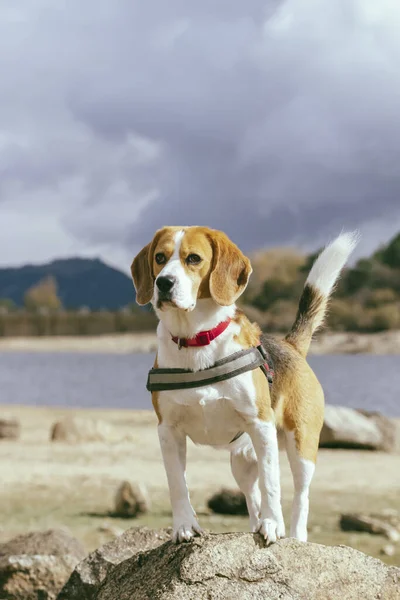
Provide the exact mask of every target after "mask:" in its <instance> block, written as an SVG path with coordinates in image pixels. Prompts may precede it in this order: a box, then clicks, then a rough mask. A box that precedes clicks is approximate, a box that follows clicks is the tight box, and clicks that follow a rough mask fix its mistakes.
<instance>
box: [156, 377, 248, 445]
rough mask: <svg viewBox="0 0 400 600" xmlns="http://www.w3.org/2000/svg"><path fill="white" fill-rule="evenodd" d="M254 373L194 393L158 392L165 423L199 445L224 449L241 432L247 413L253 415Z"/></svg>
mask: <svg viewBox="0 0 400 600" xmlns="http://www.w3.org/2000/svg"><path fill="white" fill-rule="evenodd" d="M253 396H254V386H253V383H252V377H251V373H245V374H243V375H241V376H238V377H235V378H234V379H233V380H229V381H224V382H221V383H218V384H215V385H209V386H204V387H199V388H194V389H192V390H175V391H173V392H160V393H159V398H158V402H159V409H160V413H161V415H162V419H163V421H165V422H167V423H169V424H170V425H172V426H174V427H177V428H178V429H180V430H182V431H183V432H184V433H185V434H186V435H188V436H189V437H190V438H191V439H192V441H193V442H195V443H196V444H207V445H211V446H224V445H226V444H229V442H231V441H232V439H233V438H234V437H235V436H236V435H237V434H238V433H239V431H241V430H242V429H243V427H244V424H245V417H246V414H253V412H254V410H255V403H254V400H253Z"/></svg>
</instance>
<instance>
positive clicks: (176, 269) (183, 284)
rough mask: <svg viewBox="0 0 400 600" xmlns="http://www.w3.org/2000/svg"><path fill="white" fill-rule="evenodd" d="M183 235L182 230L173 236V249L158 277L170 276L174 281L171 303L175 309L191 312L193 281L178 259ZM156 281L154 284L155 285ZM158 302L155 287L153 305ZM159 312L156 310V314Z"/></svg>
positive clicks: (193, 303) (194, 298) (193, 304)
mask: <svg viewBox="0 0 400 600" xmlns="http://www.w3.org/2000/svg"><path fill="white" fill-rule="evenodd" d="M184 235H185V232H184V231H183V230H181V231H177V232H176V233H175V236H174V242H175V248H174V252H173V254H172V256H171V257H170V259H169V261H168V262H167V264H166V265H165V267H164V268H163V269H162V270H161V271H160V273H159V274H158V276H157V279H158V277H168V276H171V277H173V278H174V279H175V285H174V286H173V288H172V302H173V303H174V304H175V306H176V307H177V308H180V309H182V310H184V311H185V310H193V308H194V307H195V304H196V297H195V294H194V290H193V281H192V280H191V279H190V277H189V275H188V274H187V272H186V270H185V267H184V266H183V265H182V262H181V258H180V249H181V245H182V240H183V237H184ZM157 279H156V283H157ZM157 300H158V288H157V285H156V286H155V287H154V303H155V305H157ZM160 312H161V311H159V310H157V313H160Z"/></svg>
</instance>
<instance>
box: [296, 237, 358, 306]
mask: <svg viewBox="0 0 400 600" xmlns="http://www.w3.org/2000/svg"><path fill="white" fill-rule="evenodd" d="M358 240H359V234H358V232H349V233H342V234H340V235H339V236H338V237H337V238H336V239H335V240H333V242H331V243H330V244H329V245H328V246H326V248H325V249H324V250H323V252H322V253H321V254H320V255H319V256H318V258H317V260H316V261H315V263H314V264H313V266H312V269H311V271H310V273H309V275H308V277H307V281H306V283H308V284H310V285H312V286H313V287H315V288H317V289H318V290H319V291H320V292H321V293H322V294H323V295H324V296H326V297H328V296H329V294H330V293H331V291H332V289H333V287H334V285H335V283H336V280H337V279H338V277H339V275H340V271H341V270H342V269H343V267H344V265H345V264H346V262H347V260H348V258H349V256H350V254H351V253H352V252H353V250H354V248H355V247H356V245H357V243H358Z"/></svg>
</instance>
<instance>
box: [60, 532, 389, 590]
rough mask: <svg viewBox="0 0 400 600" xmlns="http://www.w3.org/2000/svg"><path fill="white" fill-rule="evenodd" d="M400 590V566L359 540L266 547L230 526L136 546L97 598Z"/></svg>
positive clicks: (112, 572) (290, 541) (293, 542)
mask: <svg viewBox="0 0 400 600" xmlns="http://www.w3.org/2000/svg"><path fill="white" fill-rule="evenodd" d="M399 594H400V569H398V568H396V567H388V566H387V565H385V564H384V563H383V562H381V561H380V560H377V559H375V558H372V557H370V556H367V555H366V554H363V553H362V552H358V551H357V550H353V548H347V547H346V546H322V545H320V544H311V543H305V542H299V541H297V540H294V539H284V540H280V541H278V542H277V543H275V544H272V545H271V546H269V547H265V546H264V542H263V540H262V539H261V537H260V536H259V535H257V534H248V533H228V534H211V535H210V534H209V535H204V536H202V537H199V538H195V539H194V540H193V541H192V542H190V543H186V544H174V543H173V542H167V543H166V544H163V545H162V546H159V547H158V548H155V549H154V550H149V551H148V552H146V553H140V554H136V555H134V556H133V557H132V558H129V559H127V560H124V561H123V562H121V563H120V564H119V565H118V566H116V567H114V568H113V569H111V570H110V571H109V573H108V574H107V576H106V577H105V580H104V582H103V583H102V585H101V586H100V588H99V590H98V591H97V593H96V594H95V595H94V596H93V600H116V599H117V598H118V599H120V600H122V599H132V600H133V599H134V600H149V599H150V598H157V600H163V599H165V600H175V599H176V600H178V599H179V600H206V599H207V598H215V599H217V598H218V599H221V600H230V599H233V598H240V600H267V599H270V600H278V598H280V599H281V600H294V599H296V600H328V599H329V600H355V599H358V598H359V599H360V600H361V599H362V600H376V599H377V598H381V599H382V600H383V599H384V600H398V599H399ZM66 600H69V598H68V599H67V598H66ZM82 600H86V598H84V597H83V598H82Z"/></svg>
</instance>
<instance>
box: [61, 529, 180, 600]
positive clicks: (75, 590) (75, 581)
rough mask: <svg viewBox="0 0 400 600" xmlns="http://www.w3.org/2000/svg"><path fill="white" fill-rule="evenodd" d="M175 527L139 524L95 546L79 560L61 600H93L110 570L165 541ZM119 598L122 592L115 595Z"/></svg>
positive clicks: (62, 591) (63, 590) (62, 592)
mask: <svg viewBox="0 0 400 600" xmlns="http://www.w3.org/2000/svg"><path fill="white" fill-rule="evenodd" d="M171 533H172V529H171V528H169V529H159V530H154V529H149V528H148V527H135V528H132V529H129V530H128V531H126V532H125V533H124V534H123V535H121V536H120V537H118V538H116V539H115V540H113V541H112V542H109V543H108V544H105V545H104V546H101V548H98V550H95V551H94V552H92V553H91V554H89V556H88V557H87V558H85V560H84V561H82V562H81V563H79V565H77V567H76V568H75V570H74V572H73V573H72V575H71V577H70V578H69V580H68V581H67V583H66V584H65V586H64V588H63V589H62V590H61V592H60V594H59V596H58V598H57V600H92V599H93V598H95V596H96V593H97V591H98V588H99V587H100V584H101V583H102V581H103V580H104V579H105V578H106V576H107V575H108V573H109V572H110V571H111V570H112V569H113V568H114V567H115V566H116V565H119V564H120V563H121V562H123V561H124V560H127V559H128V558H132V556H134V555H135V554H137V553H139V552H145V551H146V550H150V549H152V548H156V547H157V546H160V545H161V544H164V543H165V542H166V541H167V540H169V539H170V538H171ZM116 598H118V596H116V597H115V600H116Z"/></svg>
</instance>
